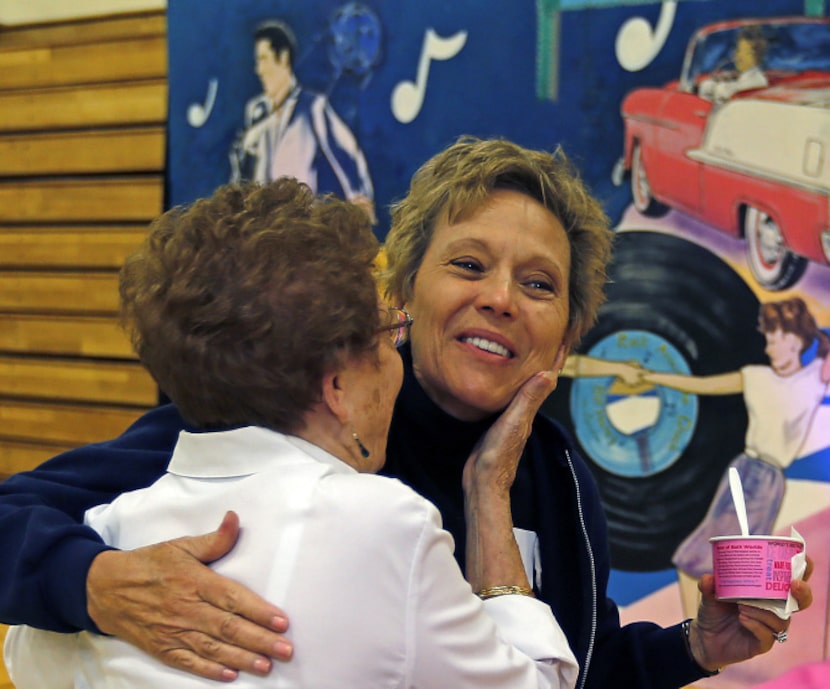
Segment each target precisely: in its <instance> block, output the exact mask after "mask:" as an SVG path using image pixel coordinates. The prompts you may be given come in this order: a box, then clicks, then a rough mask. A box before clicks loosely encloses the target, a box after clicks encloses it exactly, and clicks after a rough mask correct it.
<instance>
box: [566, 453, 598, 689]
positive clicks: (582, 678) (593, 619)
mask: <svg viewBox="0 0 830 689" xmlns="http://www.w3.org/2000/svg"><path fill="white" fill-rule="evenodd" d="M565 459H567V460H568V467H569V468H570V470H571V476H572V477H573V480H574V487H575V488H576V507H577V511H578V512H579V526H580V528H581V529H582V538H583V539H584V540H585V550H586V552H587V553H588V562H589V563H590V565H591V636H590V638H589V640H588V651H587V653H586V654H585V667H584V668H582V672H581V673H580V674H581V676H580V678H579V689H584V687H585V681H586V680H587V679H588V668H589V667H590V665H591V656H592V655H593V654H594V643H595V641H596V636H597V570H596V564H595V562H594V551H593V550H591V541H590V539H589V538H588V528H587V527H586V526H585V515H584V514H583V512H582V494H581V492H580V490H579V479H577V477H576V470H575V469H574V465H573V462H572V461H571V454H570V452H569V451H568V450H567V449H566V450H565Z"/></svg>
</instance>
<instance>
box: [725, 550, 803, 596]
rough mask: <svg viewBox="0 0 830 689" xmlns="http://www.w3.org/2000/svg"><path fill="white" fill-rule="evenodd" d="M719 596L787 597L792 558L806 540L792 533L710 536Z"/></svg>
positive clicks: (791, 576)
mask: <svg viewBox="0 0 830 689" xmlns="http://www.w3.org/2000/svg"><path fill="white" fill-rule="evenodd" d="M709 542H710V543H711V544H712V560H713V562H714V575H715V596H716V597H717V598H718V600H747V599H755V600H787V596H788V595H789V593H790V582H791V581H792V578H793V573H792V559H793V557H795V556H796V555H798V553H800V552H802V551H803V550H804V541H802V540H800V539H798V538H791V537H788V536H715V537H714V538H710V539H709Z"/></svg>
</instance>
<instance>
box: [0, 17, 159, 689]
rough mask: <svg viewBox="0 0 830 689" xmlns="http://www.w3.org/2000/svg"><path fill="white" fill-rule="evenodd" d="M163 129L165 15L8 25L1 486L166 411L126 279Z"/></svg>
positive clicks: (1, 183) (0, 99) (0, 45)
mask: <svg viewBox="0 0 830 689" xmlns="http://www.w3.org/2000/svg"><path fill="white" fill-rule="evenodd" d="M166 119H167V23H166V17H165V13H164V12H163V11H151V12H136V13H129V14H120V15H112V16H108V17H97V18H93V19H83V20H73V21H62V22H55V23H44V24H30V25H25V26H15V27H0V479H2V478H4V477H6V476H8V475H9V474H12V473H16V472H18V471H23V470H26V469H29V468H32V467H35V466H37V465H38V464H39V463H41V462H42V461H44V460H46V459H48V458H49V457H51V456H53V455H55V454H57V453H59V452H61V451H63V450H65V449H68V448H71V447H75V446H77V445H81V444H84V443H89V442H94V441H97V440H103V439H105V438H109V437H112V436H114V435H117V434H118V433H120V432H121V431H122V430H123V429H124V428H125V427H126V426H127V425H129V424H130V423H131V422H132V421H133V420H134V419H135V418H137V417H138V416H139V415H140V414H141V413H142V412H143V411H144V410H146V409H147V408H149V407H151V406H153V405H154V404H155V402H156V399H157V396H158V392H157V389H156V386H155V384H154V383H153V381H152V379H151V378H150V377H149V375H148V374H147V373H146V372H145V371H144V370H143V369H142V367H141V366H140V364H139V363H138V361H137V360H136V359H135V357H134V355H133V353H132V349H131V347H130V344H129V341H128V339H127V337H126V336H125V334H124V333H123V332H122V331H121V329H120V327H119V323H118V318H117V308H118V293H117V275H118V270H119V268H120V266H121V264H122V262H123V260H124V258H125V257H126V256H127V255H128V254H129V253H130V252H131V251H132V250H133V249H134V248H135V247H136V246H137V245H138V243H140V241H141V240H142V238H143V236H144V233H145V230H146V226H147V223H148V222H149V221H150V220H151V219H152V218H153V217H155V216H156V215H158V213H159V212H161V210H162V209H163V199H164V166H165V143H166V142H165V138H166ZM0 566H2V564H0ZM4 634H5V629H3V628H2V627H0V641H2V637H3V636H4ZM11 686H12V685H11V684H10V683H9V680H8V677H7V676H6V675H5V671H4V670H3V669H2V667H0V689H8V688H10V687H11Z"/></svg>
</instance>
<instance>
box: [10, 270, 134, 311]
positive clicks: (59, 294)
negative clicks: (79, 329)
mask: <svg viewBox="0 0 830 689" xmlns="http://www.w3.org/2000/svg"><path fill="white" fill-rule="evenodd" d="M0 311H6V312H10V313H18V314H19V313H42V314H45V313H54V314H66V313H76V314H79V315H80V314H89V313H95V314H101V313H109V314H114V313H116V312H117V311H118V276H117V275H116V274H115V273H89V274H83V273H40V272H23V271H21V272H0Z"/></svg>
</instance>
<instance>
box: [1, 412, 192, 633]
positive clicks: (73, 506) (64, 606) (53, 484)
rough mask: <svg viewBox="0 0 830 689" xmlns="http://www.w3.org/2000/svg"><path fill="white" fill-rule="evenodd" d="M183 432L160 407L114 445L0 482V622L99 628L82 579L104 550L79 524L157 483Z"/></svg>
mask: <svg viewBox="0 0 830 689" xmlns="http://www.w3.org/2000/svg"><path fill="white" fill-rule="evenodd" d="M184 427H185V424H184V421H183V419H182V418H181V416H180V415H179V413H178V411H177V410H176V409H175V407H173V406H172V405H165V406H162V407H158V408H156V409H153V410H151V411H149V412H147V413H146V414H145V415H144V416H142V417H141V418H140V419H138V421H136V422H135V423H134V424H133V425H132V426H130V427H129V428H128V429H127V430H126V431H125V432H124V433H123V434H122V435H121V436H119V437H118V438H116V439H114V440H110V441H107V442H103V443H97V444H94V445H87V446H84V447H80V448H77V449H75V450H71V451H69V452H65V453H64V454H61V455H58V456H57V457H54V458H53V459H51V460H49V461H47V462H44V463H43V464H41V465H40V466H39V467H37V468H36V469H34V470H33V471H28V472H22V473H20V474H16V475H14V476H12V477H10V478H8V479H7V480H6V481H4V482H2V483H0V553H3V564H2V566H0V621H2V622H3V623H5V624H29V625H32V626H34V627H39V628H42V629H50V630H52V631H58V632H70V631H78V630H81V629H86V630H90V631H97V629H96V627H95V624H94V623H93V622H92V620H91V619H90V617H89V615H88V614H87V610H86V576H87V572H88V571H89V567H90V564H91V563H92V560H93V559H94V558H95V556H96V555H98V554H99V553H101V552H102V551H104V550H107V549H108V547H107V546H106V545H104V543H103V542H102V541H101V539H100V538H99V537H98V534H97V533H96V532H95V531H93V530H92V529H90V528H88V527H86V526H84V525H83V517H84V513H85V512H86V510H87V509H89V508H90V507H93V506H95V505H100V504H103V503H107V502H110V501H111V500H112V499H113V498H114V497H115V496H117V495H119V494H120V493H123V492H125V491H129V490H135V489H137V488H143V487H145V486H147V485H149V484H150V483H152V482H153V481H155V480H156V479H157V478H159V477H160V476H161V475H162V474H163V473H164V471H165V470H166V468H167V463H168V462H169V460H170V455H171V453H172V451H173V446H174V445H175V443H176V438H177V437H178V433H179V431H180V430H181V429H182V428H184Z"/></svg>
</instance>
